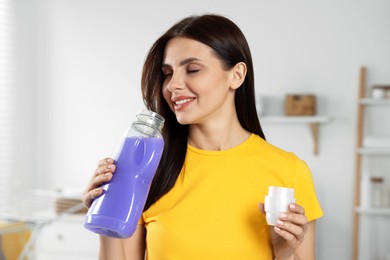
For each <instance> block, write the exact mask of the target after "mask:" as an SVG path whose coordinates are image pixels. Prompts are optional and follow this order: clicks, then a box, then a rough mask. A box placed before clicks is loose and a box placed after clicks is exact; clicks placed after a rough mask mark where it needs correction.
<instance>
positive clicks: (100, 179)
mask: <svg viewBox="0 0 390 260" xmlns="http://www.w3.org/2000/svg"><path fill="white" fill-rule="evenodd" d="M114 171H115V164H114V160H113V159H112V158H105V159H103V160H100V161H99V163H98V167H97V169H96V171H95V173H94V175H93V176H92V178H91V181H90V182H89V183H88V185H87V187H86V188H85V191H84V193H83V195H82V197H81V200H82V201H83V203H84V205H85V206H86V207H87V208H89V207H90V206H91V204H92V201H93V200H94V199H95V198H96V197H97V196H99V195H100V194H102V192H103V189H102V188H100V186H101V185H102V184H103V183H105V182H107V181H109V180H111V178H112V174H113V173H114Z"/></svg>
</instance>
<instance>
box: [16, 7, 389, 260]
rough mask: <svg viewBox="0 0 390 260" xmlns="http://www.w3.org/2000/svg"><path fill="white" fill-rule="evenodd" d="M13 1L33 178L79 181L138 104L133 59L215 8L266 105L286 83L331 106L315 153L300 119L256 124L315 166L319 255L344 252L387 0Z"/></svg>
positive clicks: (385, 63) (382, 55)
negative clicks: (243, 48) (242, 42)
mask: <svg viewBox="0 0 390 260" xmlns="http://www.w3.org/2000/svg"><path fill="white" fill-rule="evenodd" d="M32 2H33V3H32ZM17 3H18V7H19V9H18V12H19V19H20V21H22V22H20V26H19V28H20V30H21V32H22V33H21V35H23V37H22V38H25V39H24V41H23V42H21V43H20V46H19V47H20V48H21V50H22V49H23V50H26V49H31V50H32V54H31V53H29V52H27V51H25V53H24V55H22V58H24V59H26V60H27V61H28V62H27V64H28V65H26V63H23V64H24V66H21V67H23V68H24V70H22V71H21V77H25V79H26V80H21V81H20V90H21V93H20V97H21V101H22V102H24V103H25V104H27V106H26V108H25V112H26V114H25V119H26V120H31V119H32V120H31V121H26V122H30V124H31V127H32V128H31V129H32V131H29V130H28V128H26V129H25V131H27V132H28V133H27V136H29V135H31V136H33V138H31V139H32V140H31V143H30V145H31V146H30V147H29V148H26V150H25V154H27V155H30V156H28V158H27V159H26V161H25V165H28V166H30V167H27V166H25V167H22V168H23V169H20V170H21V171H22V170H26V168H28V170H29V171H30V172H29V174H30V175H29V176H30V179H27V180H30V181H31V183H32V185H33V186H39V187H47V188H61V187H84V185H85V184H86V183H87V181H88V179H89V178H90V176H91V174H92V173H93V171H94V169H95V166H96V163H97V161H98V160H99V159H100V158H102V157H103V156H108V155H110V152H111V151H112V149H113V148H114V146H115V144H116V142H117V141H118V138H119V137H120V135H121V134H122V131H124V130H125V128H126V127H127V125H128V124H129V123H130V122H131V121H132V120H133V118H134V116H135V114H136V112H137V110H138V109H140V108H141V107H142V106H143V103H142V100H141V94H140V87H139V86H140V84H139V82H140V76H141V69H142V65H143V61H144V58H145V55H146V53H147V51H148V49H149V47H150V46H151V44H152V43H153V42H154V40H155V39H156V38H157V37H158V36H159V35H160V34H161V33H162V32H164V31H165V30H166V29H167V28H168V27H169V26H171V25H172V24H173V23H174V22H176V21H177V20H178V19H180V18H182V17H184V16H187V15H190V14H198V13H203V12H216V13H220V14H224V15H226V16H228V17H230V18H232V19H233V20H234V21H236V23H237V24H238V25H239V26H240V27H241V28H242V30H243V31H244V33H245V34H246V36H247V39H248V41H249V44H250V46H251V48H252V54H253V59H254V63H255V73H256V83H257V84H256V85H257V92H258V93H259V94H261V95H262V96H265V97H268V99H267V100H268V101H272V102H273V103H272V104H268V106H267V107H266V112H268V113H269V114H275V113H278V111H279V112H280V111H281V108H282V98H283V96H284V95H285V94H286V93H292V92H311V93H315V94H316V95H317V96H318V98H319V107H318V110H319V113H320V114H323V115H328V116H330V117H332V121H331V122H330V123H328V124H324V125H323V126H321V129H320V154H319V155H318V156H313V154H312V140H311V136H310V133H309V129H308V127H307V126H304V125H272V124H264V125H263V127H264V128H265V132H266V135H267V137H268V140H269V141H270V142H272V143H274V144H277V145H279V146H281V147H282V148H285V149H287V150H290V151H294V152H295V153H296V154H298V155H299V156H300V157H301V158H303V159H304V160H306V161H307V162H308V164H309V166H310V167H311V169H312V171H313V176H314V179H315V183H316V187H317V191H318V195H319V199H320V202H321V204H322V207H323V209H324V211H325V216H324V217H323V218H322V219H321V220H319V222H318V259H323V260H327V259H350V258H351V242H352V224H351V223H352V211H353V207H352V206H353V205H352V204H353V181H354V179H353V178H354V176H353V174H354V146H355V127H356V98H357V88H358V70H359V67H360V66H361V65H365V66H367V68H368V73H369V75H368V81H369V84H370V85H371V84H373V83H389V82H390V74H389V73H388V72H389V71H390V49H389V46H390V16H389V15H388V10H390V2H389V1H386V0H375V1H369V0H366V1H363V0H362V1H353V0H344V1H337V0H331V1H329V0H328V1H309V0H297V1H280V0H278V1H266V0H259V1H250V0H242V1H231V0H227V1H210V0H198V1H188V2H186V3H183V1H174V0H166V1H138V3H137V4H134V2H133V1H119V0H115V1H113V0H100V1H96V0H77V1H76V0H35V1H31V0H18V1H17ZM23 32H25V33H26V34H23ZM26 67H27V68H28V69H26ZM26 92H27V93H29V95H26V94H25V93H26ZM278 106H279V107H278ZM272 108H273V110H272ZM382 121H383V120H382ZM389 121H390V120H387V124H390V122H389Z"/></svg>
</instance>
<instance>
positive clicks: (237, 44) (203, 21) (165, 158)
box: [141, 14, 265, 210]
mask: <svg viewBox="0 0 390 260" xmlns="http://www.w3.org/2000/svg"><path fill="white" fill-rule="evenodd" d="M174 37H185V38H189V39H193V40H196V41H199V42H201V43H203V44H205V45H207V46H209V47H211V48H212V49H213V50H214V51H215V53H216V54H217V55H218V57H219V58H220V60H221V61H222V63H223V64H224V67H225V68H226V69H229V68H232V67H233V66H235V65H236V64H237V63H238V62H244V63H245V64H246V66H247V74H246V77H245V80H244V82H243V84H242V85H241V86H240V87H239V88H238V89H237V90H236V93H235V106H236V111H237V116H238V120H239V122H240V124H241V125H242V127H243V128H244V129H246V130H247V131H249V132H251V133H255V134H257V135H259V136H260V137H262V138H263V139H265V136H264V133H263V130H262V129H261V126H260V122H259V119H258V117H257V112H256V105H255V104H256V103H255V89H254V72H253V64H252V57H251V53H250V49H249V46H248V43H247V41H246V39H245V36H244V34H243V33H242V31H241V30H240V28H239V27H238V26H237V25H236V24H235V23H233V22H232V21H231V20H229V19H228V18H226V17H223V16H220V15H215V14H205V15H201V16H190V17H187V18H184V19H183V20H181V21H179V22H178V23H176V24H175V25H173V26H172V27H171V28H170V29H169V30H168V31H167V32H166V33H165V34H163V35H162V36H161V37H160V38H159V39H157V41H156V42H155V43H154V44H153V46H152V48H151V49H150V51H149V53H148V55H147V57H146V60H145V64H144V67H143V72H142V81H141V86H142V95H143V99H144V103H145V105H146V107H147V108H148V109H150V110H152V111H155V112H157V113H159V114H160V115H162V116H163V117H164V118H165V126H164V129H163V133H162V134H163V137H164V142H165V147H164V152H163V155H162V158H161V161H160V164H159V167H158V169H157V172H156V174H155V177H154V179H153V182H152V185H151V188H150V191H149V196H148V198H147V201H146V205H145V210H146V209H148V208H149V207H150V206H151V205H152V204H153V203H155V202H156V201H157V200H158V199H159V198H161V197H162V196H163V195H164V194H166V193H167V192H168V191H169V190H170V189H171V188H172V187H173V186H174V184H175V182H176V179H177V177H178V176H179V173H180V170H181V168H182V166H183V163H184V160H185V156H186V151H187V139H188V125H181V124H179V123H178V122H177V120H176V117H175V114H174V113H173V112H172V111H171V109H170V108H169V106H168V104H167V102H166V101H165V100H164V98H163V95H162V84H163V72H162V69H161V66H162V62H163V55H164V51H165V46H166V45H167V43H168V41H169V40H171V39H172V38H174Z"/></svg>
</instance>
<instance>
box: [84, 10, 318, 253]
mask: <svg viewBox="0 0 390 260" xmlns="http://www.w3.org/2000/svg"><path fill="white" fill-rule="evenodd" d="M142 91H143V97H144V101H145V104H146V106H147V108H148V109H150V110H153V111H156V112H157V113H159V114H161V115H162V116H163V117H164V118H165V120H166V123H165V127H164V129H163V136H164V141H165V149H164V153H163V156H162V159H161V162H160V165H159V168H158V170H157V172H156V175H155V177H154V179H153V183H152V186H151V189H150V193H149V196H148V199H147V202H146V206H145V209H144V213H143V215H142V218H141V220H140V222H139V225H138V227H137V230H136V232H135V233H134V235H133V236H132V237H131V238H129V239H123V240H121V239H114V238H108V237H103V236H101V238H100V258H101V259H144V257H145V255H146V257H147V259H151V260H155V259H183V260H191V259H224V260H226V259H274V258H276V259H278V260H282V259H314V258H315V220H316V219H317V218H319V217H321V216H322V210H321V208H320V205H319V203H318V201H317V199H316V195H315V190H314V185H313V181H312V177H311V173H310V171H309V169H308V168H307V166H306V164H305V163H304V162H303V161H301V160H300V159H298V158H297V157H296V156H295V155H293V154H292V153H288V152H285V151H282V150H281V149H278V148H277V147H274V146H272V145H271V144H269V143H267V142H266V141H265V137H264V134H263V131H262V129H261V127H260V123H259V120H258V117H257V113H256V107H255V98H254V96H255V91H254V72H253V66H252V58H251V54H250V50H249V46H248V44H247V41H246V39H245V37H244V35H243V33H242V32H241V30H240V29H239V28H238V27H237V25H235V24H234V23H233V22H232V21H230V20H229V19H227V18H225V17H222V16H219V15H212V14H208V15H202V16H191V17H188V18H185V19H183V20H181V21H179V22H178V23H177V24H175V25H174V26H173V27H172V28H170V29H169V30H168V31H167V32H166V33H165V34H164V35H162V36H161V37H160V38H159V39H158V40H157V41H156V42H155V43H154V45H153V46H152V48H151V49H150V52H149V54H148V56H147V58H146V61H145V64H144V68H143V75H142ZM113 174H115V162H114V161H113V160H112V159H111V158H105V159H103V160H101V161H100V162H99V165H98V168H97V170H96V172H95V174H94V176H93V178H92V180H91V182H90V184H89V185H88V186H87V189H86V192H85V194H84V195H83V201H84V203H85V204H86V205H87V206H90V205H91V203H92V200H93V198H95V197H96V196H99V195H100V194H101V192H102V189H101V188H99V187H100V186H101V185H102V183H104V182H106V181H109V180H110V179H111V178H112V176H113ZM268 186H285V187H292V188H294V189H295V198H296V200H297V204H290V205H289V212H287V213H286V214H284V215H282V216H281V218H280V219H279V221H278V222H277V224H276V225H275V226H268V225H267V223H266V220H265V217H264V210H263V204H262V203H259V202H260V201H262V200H263V199H264V196H265V195H266V194H267V189H268Z"/></svg>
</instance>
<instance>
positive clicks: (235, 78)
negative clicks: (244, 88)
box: [230, 62, 247, 89]
mask: <svg viewBox="0 0 390 260" xmlns="http://www.w3.org/2000/svg"><path fill="white" fill-rule="evenodd" d="M246 71H247V68H246V64H245V63H244V62H239V63H237V64H236V65H235V66H234V67H233V68H232V69H231V82H230V87H231V88H232V89H238V88H239V87H240V86H241V84H242V83H243V82H244V80H245V76H246Z"/></svg>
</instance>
